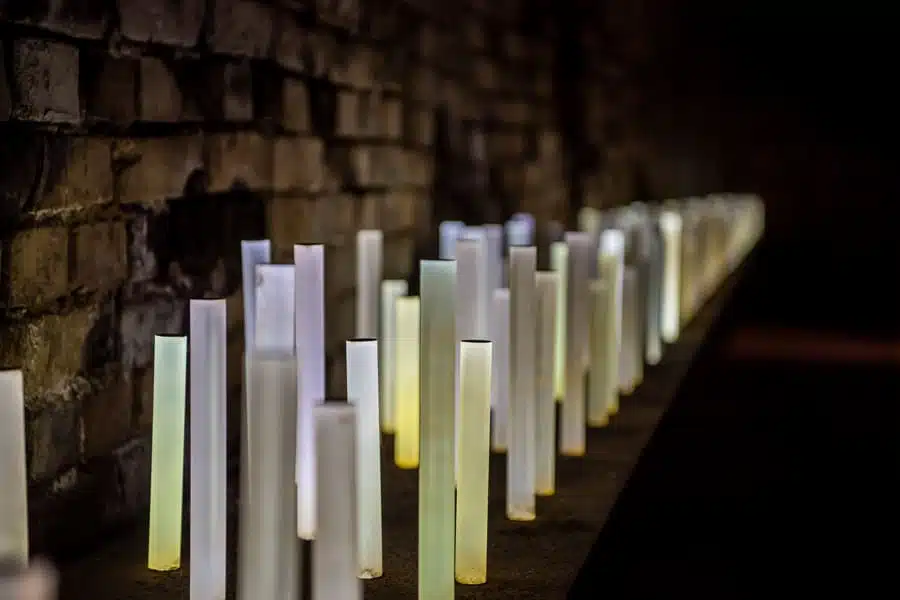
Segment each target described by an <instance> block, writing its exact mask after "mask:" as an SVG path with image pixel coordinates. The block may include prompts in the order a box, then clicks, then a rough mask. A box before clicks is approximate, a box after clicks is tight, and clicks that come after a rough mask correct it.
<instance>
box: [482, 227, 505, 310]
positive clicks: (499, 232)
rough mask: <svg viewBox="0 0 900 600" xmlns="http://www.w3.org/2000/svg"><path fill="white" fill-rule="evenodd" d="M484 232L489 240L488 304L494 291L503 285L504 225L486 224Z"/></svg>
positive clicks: (487, 242)
mask: <svg viewBox="0 0 900 600" xmlns="http://www.w3.org/2000/svg"><path fill="white" fill-rule="evenodd" d="M484 233H485V237H486V240H487V241H486V244H487V257H488V258H487V262H488V305H490V301H491V297H492V296H491V294H492V293H493V291H494V290H496V289H497V288H501V287H503V227H502V226H500V225H485V226H484Z"/></svg>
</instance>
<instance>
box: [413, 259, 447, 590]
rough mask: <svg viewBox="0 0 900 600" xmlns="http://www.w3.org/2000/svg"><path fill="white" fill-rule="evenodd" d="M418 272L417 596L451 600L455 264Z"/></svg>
mask: <svg viewBox="0 0 900 600" xmlns="http://www.w3.org/2000/svg"><path fill="white" fill-rule="evenodd" d="M420 269H421V277H420V282H421V283H420V292H419V294H420V296H419V297H420V302H421V305H420V306H421V332H420V335H421V338H420V339H421V342H420V368H421V371H420V373H421V375H420V382H419V386H420V390H421V391H420V394H419V399H420V402H421V411H420V415H421V424H420V435H421V440H420V446H419V448H420V449H419V451H420V459H421V464H420V466H419V586H418V587H419V598H426V599H427V600H453V597H454V591H455V585H454V565H453V563H454V556H455V548H454V546H455V538H456V535H455V533H456V532H455V529H456V527H455V524H454V522H455V518H456V515H455V512H456V511H455V492H454V468H453V467H454V464H453V463H454V452H453V438H454V432H453V426H454V413H455V402H454V400H455V393H454V390H455V383H456V261H447V260H423V261H422V262H421V266H420Z"/></svg>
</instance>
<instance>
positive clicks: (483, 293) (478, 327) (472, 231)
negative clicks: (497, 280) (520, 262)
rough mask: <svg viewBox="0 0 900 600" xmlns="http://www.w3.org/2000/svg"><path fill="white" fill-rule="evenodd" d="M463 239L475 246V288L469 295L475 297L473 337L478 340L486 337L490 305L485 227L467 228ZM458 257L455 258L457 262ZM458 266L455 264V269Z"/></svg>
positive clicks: (490, 288) (488, 262)
mask: <svg viewBox="0 0 900 600" xmlns="http://www.w3.org/2000/svg"><path fill="white" fill-rule="evenodd" d="M463 239H466V240H469V241H471V242H474V244H475V287H474V288H473V289H472V290H470V293H471V294H472V295H473V296H475V307H476V308H475V327H474V331H475V335H476V336H477V337H478V339H487V337H488V333H489V332H488V315H489V312H490V305H491V292H492V291H493V288H492V287H491V278H490V259H489V256H488V238H487V229H486V228H485V227H467V228H466V230H465V232H464V234H463ZM458 260H459V257H458V256H457V261H458ZM458 268H459V265H458V264H457V269H458Z"/></svg>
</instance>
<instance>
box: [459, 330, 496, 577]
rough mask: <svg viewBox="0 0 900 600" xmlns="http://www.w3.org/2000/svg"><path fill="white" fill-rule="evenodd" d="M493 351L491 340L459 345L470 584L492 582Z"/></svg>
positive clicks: (465, 558)
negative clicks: (489, 543)
mask: <svg viewBox="0 0 900 600" xmlns="http://www.w3.org/2000/svg"><path fill="white" fill-rule="evenodd" d="M491 354H492V352H491V342H488V341H482V340H463V341H462V342H461V343H460V353H459V361H460V362H459V399H460V405H461V411H460V432H459V441H460V448H459V454H458V456H459V474H458V475H457V489H456V580H457V581H458V582H460V583H464V584H469V585H474V584H479V583H484V582H485V581H487V526H488V472H489V467H488V465H489V462H490V430H491V427H490V423H491V419H490V417H491Z"/></svg>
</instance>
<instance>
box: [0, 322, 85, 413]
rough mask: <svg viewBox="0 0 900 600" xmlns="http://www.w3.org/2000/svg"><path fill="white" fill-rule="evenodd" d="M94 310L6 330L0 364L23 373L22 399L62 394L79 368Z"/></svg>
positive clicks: (12, 326) (12, 325) (10, 326)
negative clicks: (23, 389)
mask: <svg viewBox="0 0 900 600" xmlns="http://www.w3.org/2000/svg"><path fill="white" fill-rule="evenodd" d="M96 314H97V312H96V308H95V307H86V308H80V309H77V310H75V311H73V312H69V313H66V314H49V315H44V316H42V317H37V318H34V319H31V320H28V321H19V322H14V323H12V324H10V325H9V326H7V329H6V331H5V332H4V335H3V337H2V339H0V364H3V365H7V366H10V367H13V368H19V369H22V375H23V381H24V386H25V395H26V397H27V398H29V399H30V398H33V397H35V396H37V395H40V394H61V393H63V392H64V391H65V390H66V387H67V385H68V384H69V383H70V382H71V379H72V377H74V376H75V375H76V374H77V373H78V372H79V370H80V369H81V368H82V359H83V356H84V349H85V346H86V344H87V343H88V335H89V333H90V331H91V328H92V327H93V326H94V323H95V321H96Z"/></svg>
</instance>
